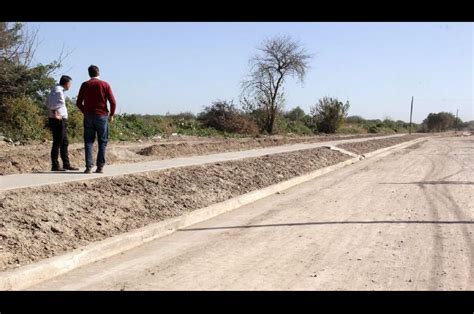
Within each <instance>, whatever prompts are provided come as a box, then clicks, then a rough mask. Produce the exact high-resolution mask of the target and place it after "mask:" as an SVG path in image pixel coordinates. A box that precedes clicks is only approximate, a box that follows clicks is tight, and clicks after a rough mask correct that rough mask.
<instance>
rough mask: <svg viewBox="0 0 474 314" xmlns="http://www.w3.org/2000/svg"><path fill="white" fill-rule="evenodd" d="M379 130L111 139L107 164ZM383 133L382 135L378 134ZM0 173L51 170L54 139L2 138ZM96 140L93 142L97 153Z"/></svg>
mask: <svg viewBox="0 0 474 314" xmlns="http://www.w3.org/2000/svg"><path fill="white" fill-rule="evenodd" d="M375 136H377V135H376V134H358V135H339V134H336V135H325V136H300V137H285V136H268V137H262V138H241V139H239V138H233V139H225V140H223V139H222V138H198V137H183V138H176V139H165V140H159V141H151V140H149V141H143V142H110V143H109V145H108V148H107V164H109V165H110V164H118V163H131V162H141V161H150V160H162V159H170V158H175V157H184V156H192V155H207V154H212V153H220V152H230V151H240V150H248V149H253V148H264V147H271V146H279V145H285V144H297V143H311V142H322V141H329V140H337V139H351V138H365V137H375ZM379 136H380V135H379ZM1 143H2V144H4V145H2V146H0V175H7V174H18V173H27V172H42V171H49V170H50V167H51V164H50V163H51V161H50V150H51V143H41V144H31V145H20V146H12V145H6V144H5V142H3V141H2V142H1ZM96 152H97V144H96V145H94V153H93V155H94V156H95V155H96ZM69 156H70V160H71V163H72V164H73V165H75V166H79V167H82V166H83V165H84V148H83V145H82V144H77V143H76V144H72V145H70V147H69Z"/></svg>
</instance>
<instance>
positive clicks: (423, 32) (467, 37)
mask: <svg viewBox="0 0 474 314" xmlns="http://www.w3.org/2000/svg"><path fill="white" fill-rule="evenodd" d="M473 25H474V23H421V22H419V23H406V22H405V23H369V22H366V23H307V22H305V23H303V22H297V23H289V22H272V23H263V22H259V23H250V22H249V23H247V22H235V23H230V22H229V23H221V22H219V23H217V22H199V23H198V22H196V23H190V22H183V23H181V22H180V23H178V22H167V23H164V22H153V23H152V22H146V23H145V22H143V23H130V22H127V23H125V22H123V23H119V22H115V23H90V22H87V23H86V22H68V23H50V22H48V23H44V22H41V23H27V27H28V28H31V29H34V28H37V29H38V30H39V34H38V36H39V39H40V45H39V47H38V50H37V52H36V56H35V61H36V62H38V63H48V62H51V61H52V60H54V59H56V58H57V57H58V56H59V54H60V52H61V49H62V48H63V47H64V48H65V49H66V50H67V51H69V52H70V54H69V56H68V57H67V58H66V60H65V61H64V62H63V67H62V68H61V69H60V70H58V71H57V73H55V75H56V76H57V77H58V79H59V77H60V76H61V75H62V74H67V75H70V76H71V77H72V78H73V87H72V88H71V90H69V91H68V92H67V95H68V96H69V97H75V96H77V93H78V90H79V87H80V84H81V83H82V82H83V81H85V80H87V79H89V77H88V74H87V67H88V66H89V65H91V64H94V65H97V66H99V68H100V70H101V78H102V79H104V80H106V81H108V82H109V83H110V84H111V86H112V89H113V91H114V94H115V97H116V99H117V112H118V113H125V112H126V113H142V114H165V113H167V112H170V113H178V112H183V111H191V112H194V113H197V112H199V111H200V110H202V108H203V107H204V106H208V105H210V104H212V102H214V101H216V100H228V101H234V103H235V104H238V103H239V94H240V82H241V81H242V80H243V79H245V78H246V76H247V75H248V74H249V63H248V61H249V58H251V57H252V56H253V55H254V54H255V53H256V52H257V48H258V47H259V45H260V44H261V43H262V41H263V40H264V39H267V38H271V37H273V36H277V35H288V36H290V37H292V38H294V39H295V40H298V41H299V42H300V43H301V44H302V45H303V46H304V47H305V49H306V50H307V52H309V53H310V54H312V55H313V58H312V59H311V60H310V64H309V65H310V68H309V70H308V73H307V75H306V78H305V81H304V83H303V84H301V83H298V82H296V81H295V80H292V79H289V80H288V81H287V82H286V85H285V91H286V104H285V109H287V110H289V109H292V108H294V107H296V106H300V107H301V108H302V109H304V110H305V111H306V112H309V108H310V107H311V106H314V105H315V104H316V103H317V101H318V99H320V98H322V97H324V96H331V97H337V98H339V99H340V100H341V101H344V102H345V101H346V100H348V101H349V103H350V105H351V107H350V110H349V115H360V116H363V117H364V118H367V119H384V118H387V117H388V118H392V119H395V120H404V121H408V120H409V117H410V102H411V97H412V96H413V97H414V105H413V107H414V109H413V121H414V122H421V121H422V120H423V119H424V118H425V117H426V116H427V115H428V113H430V112H439V111H447V112H452V113H453V114H456V110H459V117H460V118H461V119H463V120H465V121H466V120H473V119H474V109H473V107H474V106H473V98H474V87H473V84H474V81H473V76H474V55H473V52H474V26H473Z"/></svg>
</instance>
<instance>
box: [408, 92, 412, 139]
mask: <svg viewBox="0 0 474 314" xmlns="http://www.w3.org/2000/svg"><path fill="white" fill-rule="evenodd" d="M412 115H413V96H411V108H410V128H409V129H408V133H409V134H411V117H412Z"/></svg>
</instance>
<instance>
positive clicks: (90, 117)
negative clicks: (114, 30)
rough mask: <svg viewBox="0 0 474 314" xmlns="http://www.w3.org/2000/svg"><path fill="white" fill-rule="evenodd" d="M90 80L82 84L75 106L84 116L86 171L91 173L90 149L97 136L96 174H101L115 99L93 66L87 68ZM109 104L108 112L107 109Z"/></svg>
mask: <svg viewBox="0 0 474 314" xmlns="http://www.w3.org/2000/svg"><path fill="white" fill-rule="evenodd" d="M88 70H89V76H90V77H91V79H90V80H88V81H86V82H84V83H82V85H81V88H80V90H79V95H78V96H77V101H76V106H77V108H79V110H81V112H82V113H83V114H84V146H85V151H86V170H85V171H84V172H85V173H91V169H92V166H93V165H94V161H93V159H92V147H93V145H94V141H95V137H96V134H97V142H98V143H99V151H98V153H97V169H96V171H95V172H96V173H102V172H103V168H104V165H105V150H106V148H107V141H108V138H109V122H110V123H112V122H113V120H114V114H115V107H116V103H115V97H114V95H113V93H112V88H111V87H110V85H109V83H107V82H106V81H103V80H101V79H100V77H99V74H100V73H99V68H98V67H97V66H95V65H91V66H90V67H89V69H88ZM107 101H109V103H110V112H109V110H108V109H107Z"/></svg>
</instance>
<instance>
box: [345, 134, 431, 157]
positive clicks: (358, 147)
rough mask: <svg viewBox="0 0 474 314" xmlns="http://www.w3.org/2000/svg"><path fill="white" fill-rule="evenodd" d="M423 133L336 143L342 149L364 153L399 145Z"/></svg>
mask: <svg viewBox="0 0 474 314" xmlns="http://www.w3.org/2000/svg"><path fill="white" fill-rule="evenodd" d="M422 136H423V135H418V134H416V135H405V136H401V137H392V138H385V139H378V140H377V139H375V140H370V141H365V142H357V143H345V144H339V145H336V146H337V147H340V148H342V149H345V150H348V151H350V152H353V153H356V154H359V155H363V154H367V153H370V152H373V151H375V150H377V149H381V148H384V147H389V146H393V145H397V144H400V143H403V142H406V141H411V140H414V139H416V138H419V137H422Z"/></svg>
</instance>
